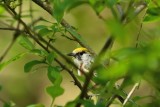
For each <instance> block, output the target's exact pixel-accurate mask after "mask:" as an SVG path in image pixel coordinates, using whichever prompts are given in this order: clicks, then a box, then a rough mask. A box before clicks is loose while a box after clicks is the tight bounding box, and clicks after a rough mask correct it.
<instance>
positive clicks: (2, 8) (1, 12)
mask: <svg viewBox="0 0 160 107" xmlns="http://www.w3.org/2000/svg"><path fill="white" fill-rule="evenodd" d="M4 11H5V9H4V7H2V6H0V15H1V14H3V13H4Z"/></svg>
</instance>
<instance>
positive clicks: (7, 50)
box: [0, 33, 18, 62]
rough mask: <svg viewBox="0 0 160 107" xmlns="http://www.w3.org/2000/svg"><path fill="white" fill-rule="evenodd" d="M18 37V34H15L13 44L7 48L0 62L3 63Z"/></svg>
mask: <svg viewBox="0 0 160 107" xmlns="http://www.w3.org/2000/svg"><path fill="white" fill-rule="evenodd" d="M17 35H18V33H15V34H14V36H13V39H12V41H11V43H10V44H9V45H8V47H7V48H6V50H5V51H4V53H3V54H2V55H1V57H0V62H2V61H3V59H4V58H5V57H6V55H7V53H8V52H9V50H10V49H11V48H12V46H13V44H14V43H15V41H16V38H17Z"/></svg>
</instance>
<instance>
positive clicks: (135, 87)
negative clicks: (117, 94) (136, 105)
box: [123, 82, 140, 106]
mask: <svg viewBox="0 0 160 107" xmlns="http://www.w3.org/2000/svg"><path fill="white" fill-rule="evenodd" d="M139 84H140V83H139V82H138V83H136V84H135V85H134V86H133V88H132V89H131V91H130V92H129V93H128V96H127V97H126V99H125V100H124V102H123V106H125V104H126V103H127V101H128V100H129V99H130V97H131V95H132V94H133V93H134V91H135V90H136V89H137V88H138V87H139Z"/></svg>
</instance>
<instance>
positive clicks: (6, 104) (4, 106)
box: [3, 103, 12, 107]
mask: <svg viewBox="0 0 160 107" xmlns="http://www.w3.org/2000/svg"><path fill="white" fill-rule="evenodd" d="M3 107H12V106H11V105H10V104H8V103H4V105H3Z"/></svg>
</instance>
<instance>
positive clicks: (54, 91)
mask: <svg viewBox="0 0 160 107" xmlns="http://www.w3.org/2000/svg"><path fill="white" fill-rule="evenodd" d="M46 91H47V93H48V94H49V95H50V96H51V97H52V99H53V100H54V99H55V98H56V97H58V96H60V95H62V94H63V93H64V89H63V88H61V87H60V86H59V85H55V86H49V87H47V88H46Z"/></svg>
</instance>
